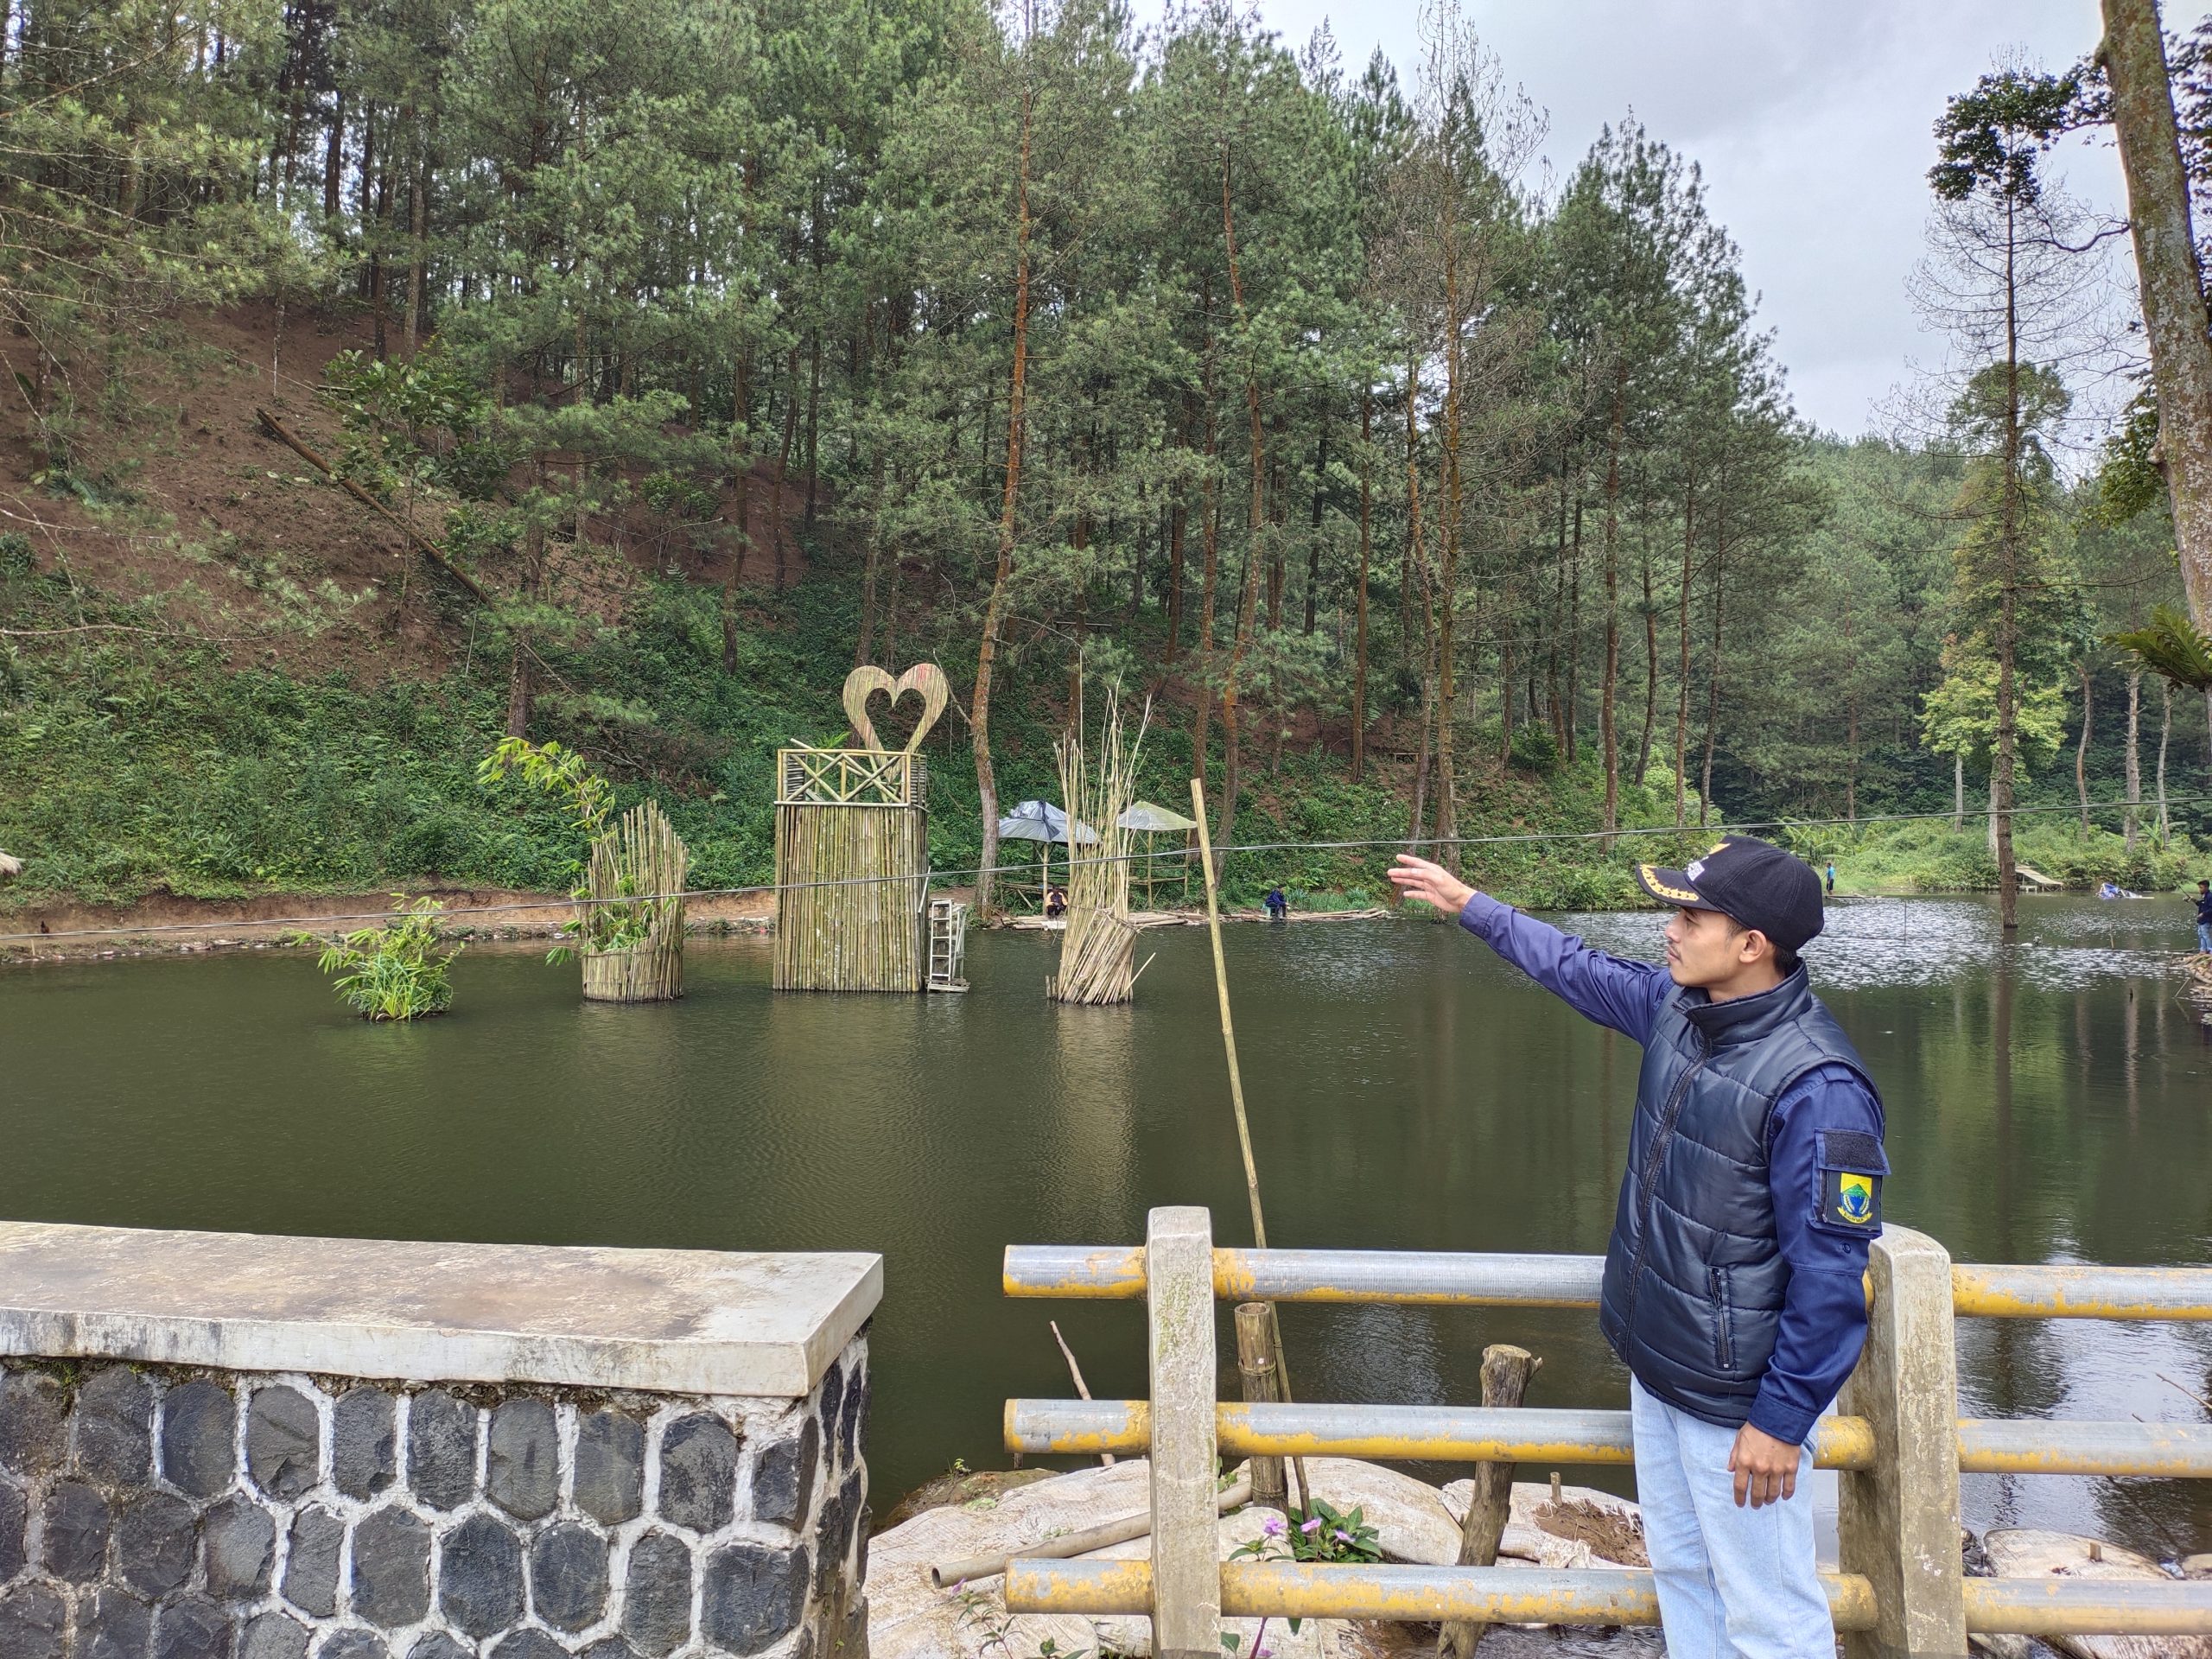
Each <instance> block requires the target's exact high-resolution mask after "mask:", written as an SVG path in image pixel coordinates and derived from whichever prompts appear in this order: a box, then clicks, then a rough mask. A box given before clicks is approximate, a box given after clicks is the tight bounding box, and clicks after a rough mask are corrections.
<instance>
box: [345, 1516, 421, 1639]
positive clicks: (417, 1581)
mask: <svg viewBox="0 0 2212 1659" xmlns="http://www.w3.org/2000/svg"><path fill="white" fill-rule="evenodd" d="M353 1611H355V1612H357V1613H359V1615H360V1616H361V1617H362V1618H365V1619H366V1620H368V1622H369V1623H370V1624H377V1625H381V1626H382V1627H383V1628H384V1629H385V1630H399V1629H401V1628H403V1627H404V1626H406V1625H409V1624H421V1623H422V1621H423V1615H424V1614H426V1613H428V1612H429V1611H430V1529H429V1526H428V1525H426V1524H425V1523H424V1522H421V1521H418V1520H416V1518H415V1517H414V1516H411V1515H410V1514H408V1513H407V1511H406V1510H394V1509H386V1510H378V1511H377V1512H376V1513H375V1514H374V1515H372V1516H366V1517H365V1518H364V1519H363V1520H362V1521H361V1522H360V1523H359V1525H357V1526H356V1527H355V1528H354V1529H353Z"/></svg>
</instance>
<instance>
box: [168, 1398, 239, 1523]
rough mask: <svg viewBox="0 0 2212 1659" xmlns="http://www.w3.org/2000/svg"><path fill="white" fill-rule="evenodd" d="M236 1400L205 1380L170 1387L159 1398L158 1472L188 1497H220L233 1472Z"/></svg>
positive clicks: (236, 1463)
mask: <svg viewBox="0 0 2212 1659" xmlns="http://www.w3.org/2000/svg"><path fill="white" fill-rule="evenodd" d="M237 1412H238V1403H237V1402H235V1401H233V1400H232V1398H231V1396H230V1392H229V1390H227V1389H223V1388H220V1387H218V1386H217V1385H216V1384H215V1383H208V1382H204V1381H203V1382H197V1383H185V1384H184V1385H183V1386H181V1388H175V1389H170V1390H169V1391H168V1395H166V1396H164V1397H163V1399H162V1474H163V1475H165V1476H166V1477H168V1482H169V1484H171V1485H173V1486H175V1487H176V1488H178V1489H179V1490H180V1491H183V1492H184V1493H186V1494H187V1495H188V1496H189V1497H219V1496H220V1495H221V1493H222V1491H223V1489H224V1488H225V1487H226V1486H228V1485H229V1484H231V1477H232V1475H234V1474H236V1473H237V1472H238V1458H237V1454H236V1452H234V1451H233V1450H232V1444H231V1442H232V1433H233V1431H234V1430H235V1428H236V1427H237V1423H238V1417H237Z"/></svg>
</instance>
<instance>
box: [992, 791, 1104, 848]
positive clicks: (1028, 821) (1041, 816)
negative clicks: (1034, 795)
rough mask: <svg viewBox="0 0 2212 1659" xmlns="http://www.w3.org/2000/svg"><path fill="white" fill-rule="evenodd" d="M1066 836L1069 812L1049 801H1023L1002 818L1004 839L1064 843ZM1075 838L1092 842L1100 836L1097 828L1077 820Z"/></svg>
mask: <svg viewBox="0 0 2212 1659" xmlns="http://www.w3.org/2000/svg"><path fill="white" fill-rule="evenodd" d="M1067 838H1068V815H1067V814H1066V813H1065V812H1063V811H1062V810H1060V809H1059V808H1058V807H1057V806H1054V805H1053V804H1052V803H1051V802H1050V801H1024V802H1022V804H1020V806H1017V807H1015V808H1014V810H1013V811H1011V812H1009V813H1007V815H1006V817H1002V818H1001V819H1000V820H999V839H1000V840H1001V841H1041V842H1047V843H1050V842H1059V843H1060V844H1062V845H1065V844H1066V842H1067ZM1075 838H1076V839H1077V841H1079V842H1085V843H1089V842H1095V841H1096V840H1097V839H1098V832H1097V831H1096V829H1092V828H1091V827H1090V825H1089V824H1087V823H1078V824H1077V825H1076V827H1075Z"/></svg>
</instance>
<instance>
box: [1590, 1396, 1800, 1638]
mask: <svg viewBox="0 0 2212 1659" xmlns="http://www.w3.org/2000/svg"><path fill="white" fill-rule="evenodd" d="M1629 1404H1630V1418H1631V1421H1632V1425H1633V1427H1634V1430H1635V1434H1636V1496H1637V1502H1638V1503H1641V1504H1643V1541H1644V1545H1645V1548H1647V1549H1648V1550H1649V1553H1650V1555H1651V1571H1652V1576H1653V1577H1654V1578H1655V1579H1656V1580H1657V1582H1658V1586H1659V1618H1660V1622H1661V1624H1662V1625H1663V1626H1664V1627H1665V1630H1666V1634H1667V1655H1668V1659H1835V1629H1834V1625H1832V1624H1830V1623H1829V1622H1828V1599H1827V1593H1826V1592H1824V1591H1823V1590H1822V1589H1821V1580H1820V1576H1819V1573H1818V1570H1817V1568H1816V1567H1815V1561H1814V1556H1813V1486H1812V1480H1811V1474H1812V1460H1811V1459H1809V1458H1808V1459H1806V1460H1805V1463H1804V1465H1802V1467H1801V1468H1800V1470H1799V1471H1798V1476H1797V1493H1796V1497H1792V1498H1789V1500H1788V1501H1786V1502H1783V1503H1769V1504H1767V1505H1765V1506H1764V1508H1762V1509H1756V1510H1755V1509H1752V1508H1751V1506H1750V1505H1749V1504H1746V1505H1745V1507H1744V1508H1742V1509H1740V1510H1739V1509H1738V1508H1737V1507H1736V1478H1735V1477H1734V1476H1733V1475H1732V1474H1730V1473H1729V1472H1728V1453H1729V1451H1730V1449H1731V1448H1732V1446H1734V1445H1735V1443H1736V1431H1735V1430H1734V1429H1732V1428H1722V1427H1719V1425H1717V1424H1713V1423H1707V1422H1703V1421H1700V1420H1699V1419H1697V1418H1695V1417H1693V1416H1691V1415H1690V1414H1688V1413H1687V1412H1683V1411H1678V1410H1676V1409H1675V1408H1674V1407H1672V1406H1670V1405H1669V1404H1667V1403H1666V1402H1664V1401H1662V1400H1660V1399H1658V1398H1656V1397H1655V1396H1654V1395H1649V1394H1647V1393H1645V1392H1644V1390H1643V1386H1642V1385H1641V1384H1639V1383H1637V1382H1635V1381H1634V1380H1633V1379H1631V1380H1630V1383H1629Z"/></svg>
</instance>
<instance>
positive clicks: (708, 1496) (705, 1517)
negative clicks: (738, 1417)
mask: <svg viewBox="0 0 2212 1659" xmlns="http://www.w3.org/2000/svg"><path fill="white" fill-rule="evenodd" d="M736 1506H737V1436H736V1435H734V1434H733V1433H730V1428H729V1425H728V1423H725V1422H724V1421H722V1420H721V1418H719V1417H716V1416H714V1415H712V1414H709V1413H707V1412H703V1411H699V1412H694V1413H692V1414H690V1416H688V1417H679V1418H677V1420H676V1421H674V1422H672V1423H671V1424H670V1425H669V1426H668V1430H667V1432H666V1433H664V1435H662V1437H661V1443H660V1512H661V1516H662V1517H663V1518H664V1519H665V1520H669V1521H673V1522H675V1523H676V1524H677V1526H679V1527H689V1528H690V1529H691V1530H692V1531H694V1532H716V1531H719V1530H720V1529H722V1528H723V1527H726V1526H728V1524H729V1521H730V1516H732V1515H734V1513H735V1512H736Z"/></svg>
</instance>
